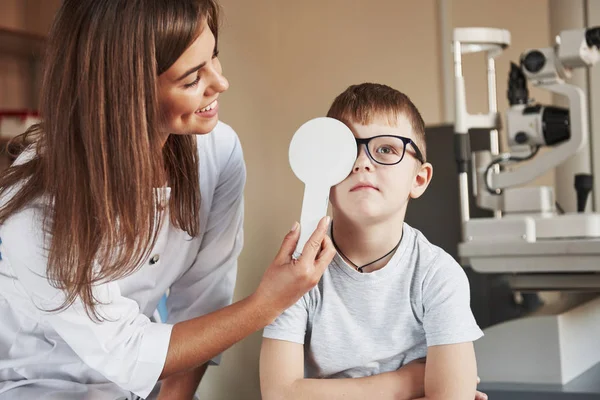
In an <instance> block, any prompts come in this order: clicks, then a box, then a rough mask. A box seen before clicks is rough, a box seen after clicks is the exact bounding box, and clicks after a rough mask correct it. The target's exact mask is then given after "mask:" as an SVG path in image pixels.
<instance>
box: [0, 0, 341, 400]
mask: <svg viewBox="0 0 600 400" xmlns="http://www.w3.org/2000/svg"><path fill="white" fill-rule="evenodd" d="M218 22H219V20H218V6H217V4H216V3H215V2H214V0H178V1H164V0H65V1H64V3H63V5H62V7H61V9H60V10H59V11H58V14H57V16H56V20H55V22H54V25H53V27H52V29H51V33H50V36H49V41H48V49H47V56H46V57H47V59H46V63H45V66H46V67H45V71H44V77H43V85H42V86H43V87H42V101H41V105H40V112H41V115H42V118H43V123H42V124H41V126H38V127H36V128H35V129H33V132H29V133H35V134H36V139H35V143H34V145H33V146H32V147H30V148H29V149H28V150H27V151H26V152H25V153H23V154H22V155H21V156H20V158H19V159H18V160H17V162H16V163H15V165H13V166H12V167H11V168H10V169H9V170H8V171H7V173H5V174H4V176H2V178H0V224H2V225H1V227H0V238H1V239H2V244H1V245H0V251H1V252H2V256H3V260H2V261H1V262H0V320H1V321H2V323H1V324H0V398H11V399H14V398H23V399H32V398H35V399H49V398H52V399H70V398H73V399H82V398H90V399H121V398H134V397H135V396H139V397H142V398H145V397H147V396H150V395H151V394H150V393H151V392H152V395H151V396H154V395H155V394H156V392H157V391H158V389H157V387H156V383H157V381H159V380H162V387H161V389H160V394H159V398H160V397H162V396H166V395H169V396H170V397H169V398H191V397H192V395H193V392H194V390H195V389H196V387H197V385H198V383H199V381H200V379H201V377H202V374H203V373H204V370H205V367H206V365H207V363H208V362H209V361H210V360H213V361H215V358H218V355H219V353H221V352H222V351H223V350H225V349H227V348H228V347H230V346H231V345H233V344H234V343H235V342H237V341H239V340H241V339H243V338H244V337H246V336H248V335H249V334H251V333H253V332H254V331H256V330H259V329H261V328H262V327H264V326H265V325H267V324H268V323H270V322H271V321H272V320H274V319H275V317H276V316H277V315H278V314H280V313H281V312H282V311H283V310H284V309H286V308H287V307H288V306H290V305H292V304H294V303H295V302H296V300H298V299H299V298H300V297H301V296H302V295H303V294H304V293H305V292H306V291H308V290H309V289H310V288H311V287H312V286H314V284H315V283H316V282H317V281H318V280H319V278H320V275H321V274H322V272H323V270H324V268H325V267H326V266H327V265H328V263H329V262H330V260H331V258H332V257H333V254H334V253H335V250H334V249H333V246H332V245H331V243H330V241H329V239H328V238H327V236H326V230H327V221H325V220H323V221H321V223H320V225H319V227H318V228H317V230H316V231H315V232H314V233H313V236H312V237H311V240H310V241H309V244H308V245H307V248H305V251H304V254H303V255H302V257H301V258H300V259H299V260H298V261H297V262H296V261H292V259H291V257H290V255H291V254H292V252H293V250H294V247H295V245H296V242H297V240H298V236H299V232H298V231H299V229H297V227H298V225H297V224H295V225H294V228H293V229H292V231H291V232H290V233H289V234H288V235H287V236H286V238H285V240H284V242H283V244H282V247H281V249H280V251H279V253H278V255H277V257H276V258H275V260H274V261H273V263H272V264H271V265H270V267H269V268H268V269H267V271H266V273H265V274H264V276H263V278H262V280H261V282H260V284H259V287H258V288H257V290H256V292H255V293H253V294H252V295H251V296H249V297H247V298H245V299H243V300H241V301H239V302H237V303H235V304H233V305H229V304H230V303H231V299H232V291H233V286H234V283H235V275H236V269H237V261H236V260H237V256H238V254H239V252H240V250H241V246H242V236H243V235H242V219H243V196H242V192H243V185H244V182H245V167H244V161H243V156H242V151H241V148H240V144H239V141H238V138H237V136H236V134H235V132H234V131H233V130H232V129H231V128H230V127H228V126H226V125H224V124H222V123H219V122H218V114H217V112H218V107H219V106H218V97H219V94H220V93H222V92H224V91H225V90H227V88H228V82H227V80H226V79H225V78H224V77H223V75H222V73H221V65H220V63H219V59H218V57H217V56H218V50H217V43H218V41H217V39H218V29H217V28H218ZM169 288H170V295H169V298H168V299H169V300H168V307H169V320H168V321H167V324H157V323H153V322H151V321H150V320H149V316H151V315H152V313H153V311H154V310H155V308H156V306H157V304H158V302H159V300H160V298H161V296H162V295H163V293H165V291H166V290H168V289H169ZM165 398H166V397H165Z"/></svg>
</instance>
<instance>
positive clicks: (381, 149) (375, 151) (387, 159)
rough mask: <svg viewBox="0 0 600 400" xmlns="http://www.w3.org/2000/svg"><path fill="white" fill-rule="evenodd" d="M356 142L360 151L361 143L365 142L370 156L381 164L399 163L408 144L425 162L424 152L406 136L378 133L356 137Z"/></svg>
mask: <svg viewBox="0 0 600 400" xmlns="http://www.w3.org/2000/svg"><path fill="white" fill-rule="evenodd" d="M356 144H357V145H358V151H359V152H360V145H362V144H364V145H365V147H366V149H367V155H368V156H369V158H370V159H371V160H373V161H375V162H376V163H377V164H381V165H395V164H398V163H399V162H400V161H402V159H403V158H404V154H405V153H406V146H408V145H409V144H410V145H411V146H412V147H413V149H415V158H416V159H417V160H419V161H420V162H421V163H422V164H424V163H425V159H424V158H423V153H421V150H419V148H418V147H417V145H416V143H415V142H414V141H413V140H412V139H409V138H407V137H404V136H395V135H378V136H373V137H370V138H365V139H359V138H356Z"/></svg>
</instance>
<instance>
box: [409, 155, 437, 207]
mask: <svg viewBox="0 0 600 400" xmlns="http://www.w3.org/2000/svg"><path fill="white" fill-rule="evenodd" d="M432 177H433V165H431V164H429V163H423V164H421V166H420V167H419V168H418V169H417V173H416V174H415V177H414V179H413V185H412V188H411V190H410V198H411V199H417V198H419V197H421V195H422V194H423V193H425V190H426V189H427V186H429V182H431V178H432Z"/></svg>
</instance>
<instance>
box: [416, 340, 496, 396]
mask: <svg viewBox="0 0 600 400" xmlns="http://www.w3.org/2000/svg"><path fill="white" fill-rule="evenodd" d="M476 387H477V365H476V361H475V350H474V349H473V343H472V342H466V343H458V344H447V345H440V346H430V347H428V348H427V362H426V366H425V396H424V397H419V399H418V400H442V399H443V400H464V399H472V398H475V399H476V400H484V399H487V396H486V395H485V394H483V393H480V392H477V391H476Z"/></svg>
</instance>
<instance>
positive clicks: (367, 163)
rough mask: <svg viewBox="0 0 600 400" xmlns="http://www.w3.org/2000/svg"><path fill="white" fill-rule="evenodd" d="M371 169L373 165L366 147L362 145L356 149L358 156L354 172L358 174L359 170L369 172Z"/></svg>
mask: <svg viewBox="0 0 600 400" xmlns="http://www.w3.org/2000/svg"><path fill="white" fill-rule="evenodd" d="M372 168H373V164H372V162H371V158H370V157H369V155H368V154H367V147H366V146H365V145H364V144H363V145H360V146H359V147H358V156H357V157H356V161H355V162H354V169H353V171H354V172H359V171H361V170H365V171H371V169H372Z"/></svg>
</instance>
